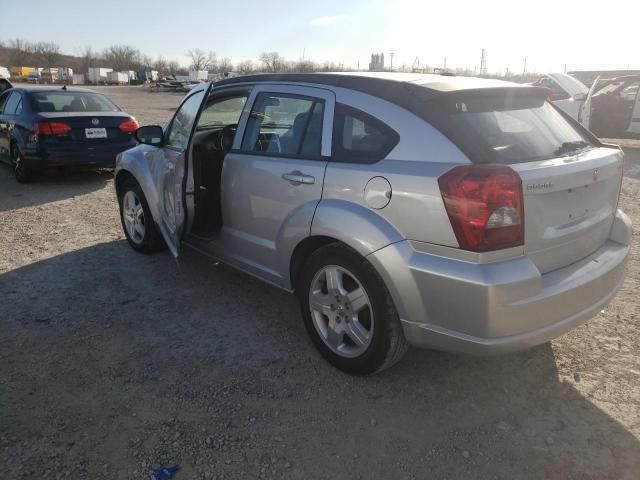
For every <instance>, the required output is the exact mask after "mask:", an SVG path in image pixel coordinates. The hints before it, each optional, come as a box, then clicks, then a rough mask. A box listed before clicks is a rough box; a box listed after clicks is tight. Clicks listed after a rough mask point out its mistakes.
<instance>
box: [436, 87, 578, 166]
mask: <svg viewBox="0 0 640 480" xmlns="http://www.w3.org/2000/svg"><path fill="white" fill-rule="evenodd" d="M437 107H438V108H433V109H430V114H428V115H427V116H428V117H430V121H431V123H432V124H433V125H434V126H435V127H436V128H438V129H439V130H441V131H442V132H443V133H444V134H445V135H447V136H448V137H449V138H450V139H451V140H452V141H454V143H456V145H458V147H459V148H460V149H461V150H462V151H464V152H465V153H466V154H467V155H468V156H469V158H470V159H471V160H472V161H473V162H474V163H505V164H509V163H520V162H531V161H536V160H544V159H548V158H553V157H557V156H558V155H560V154H566V153H570V152H574V151H576V150H579V149H583V148H585V147H588V146H590V143H589V139H588V138H585V137H584V136H583V135H582V134H581V133H580V132H579V131H578V130H576V129H575V128H574V127H573V126H572V125H571V124H570V123H569V122H568V121H567V120H566V119H565V118H564V117H563V116H562V115H561V114H560V113H559V112H558V111H557V110H556V109H555V108H554V107H553V106H552V105H551V104H549V103H548V102H546V101H544V100H543V99H541V98H540V97H536V96H532V95H527V96H519V97H516V96H506V95H492V96H485V95H482V96H481V95H474V96H468V97H467V98H464V96H458V97H456V98H449V99H445V100H441V101H439V102H438V104H437ZM436 112H437V113H436Z"/></svg>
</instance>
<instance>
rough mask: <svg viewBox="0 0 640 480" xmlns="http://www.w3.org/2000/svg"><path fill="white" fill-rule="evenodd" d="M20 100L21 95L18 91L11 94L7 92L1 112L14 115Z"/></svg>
mask: <svg viewBox="0 0 640 480" xmlns="http://www.w3.org/2000/svg"><path fill="white" fill-rule="evenodd" d="M20 100H22V96H21V95H20V94H19V93H18V92H11V94H9V99H8V100H7V103H5V105H4V110H3V112H2V113H4V114H5V115H15V114H16V109H17V108H18V104H19V103H20Z"/></svg>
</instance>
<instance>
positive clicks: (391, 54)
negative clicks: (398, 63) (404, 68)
mask: <svg viewBox="0 0 640 480" xmlns="http://www.w3.org/2000/svg"><path fill="white" fill-rule="evenodd" d="M394 55H395V53H394V52H389V57H390V58H391V68H390V69H389V70H391V71H392V72H393V56H394Z"/></svg>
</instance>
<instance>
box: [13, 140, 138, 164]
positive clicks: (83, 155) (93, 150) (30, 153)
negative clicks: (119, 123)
mask: <svg viewBox="0 0 640 480" xmlns="http://www.w3.org/2000/svg"><path fill="white" fill-rule="evenodd" d="M135 146H136V142H135V140H133V139H132V140H131V141H129V142H117V143H104V144H99V145H86V144H80V145H70V146H64V147H55V148H54V147H44V148H43V147H38V148H33V149H25V150H24V151H23V155H24V159H25V162H26V163H27V165H29V166H30V167H31V168H33V169H35V170H43V169H45V168H49V167H62V166H64V167H81V166H89V167H90V166H94V167H115V164H116V155H118V154H119V153H121V152H123V151H125V150H128V149H129V148H132V147H135Z"/></svg>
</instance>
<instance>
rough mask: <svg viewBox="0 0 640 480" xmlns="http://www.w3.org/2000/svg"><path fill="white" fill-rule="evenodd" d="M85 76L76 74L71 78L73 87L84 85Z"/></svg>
mask: <svg viewBox="0 0 640 480" xmlns="http://www.w3.org/2000/svg"><path fill="white" fill-rule="evenodd" d="M84 81H85V78H84V75H83V74H81V73H74V74H73V75H72V77H71V83H72V84H73V85H84Z"/></svg>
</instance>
